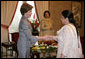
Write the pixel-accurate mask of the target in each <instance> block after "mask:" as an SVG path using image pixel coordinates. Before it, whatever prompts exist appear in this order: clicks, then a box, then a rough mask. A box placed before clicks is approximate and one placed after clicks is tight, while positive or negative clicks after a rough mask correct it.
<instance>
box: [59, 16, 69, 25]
mask: <svg viewBox="0 0 85 59" xmlns="http://www.w3.org/2000/svg"><path fill="white" fill-rule="evenodd" d="M61 22H62V24H64V25H65V24H68V23H69V20H68V18H64V16H61Z"/></svg>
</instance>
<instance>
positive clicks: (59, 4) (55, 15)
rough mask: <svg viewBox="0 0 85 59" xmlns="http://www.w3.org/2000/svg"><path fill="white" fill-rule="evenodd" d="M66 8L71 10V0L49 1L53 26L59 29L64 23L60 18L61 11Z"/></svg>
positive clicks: (56, 29)
mask: <svg viewBox="0 0 85 59" xmlns="http://www.w3.org/2000/svg"><path fill="white" fill-rule="evenodd" d="M65 9H68V10H71V1H49V10H50V12H51V18H52V20H53V22H54V23H53V27H54V30H55V34H56V31H58V30H59V29H60V28H61V26H63V25H62V23H61V21H60V18H61V12H62V11H63V10H65Z"/></svg>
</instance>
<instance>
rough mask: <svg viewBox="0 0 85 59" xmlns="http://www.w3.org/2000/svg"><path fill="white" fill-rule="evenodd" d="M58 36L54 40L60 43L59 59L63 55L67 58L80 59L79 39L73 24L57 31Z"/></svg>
mask: <svg viewBox="0 0 85 59" xmlns="http://www.w3.org/2000/svg"><path fill="white" fill-rule="evenodd" d="M69 25H70V26H69ZM71 27H72V28H71ZM57 35H58V36H57V37H55V38H54V40H57V41H58V51H57V58H59V57H60V56H61V54H63V55H64V56H65V58H78V53H77V51H78V38H77V32H76V28H75V27H74V26H73V25H72V24H68V25H64V26H63V27H62V28H61V29H60V30H59V31H57Z"/></svg>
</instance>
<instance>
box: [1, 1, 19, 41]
mask: <svg viewBox="0 0 85 59" xmlns="http://www.w3.org/2000/svg"><path fill="white" fill-rule="evenodd" d="M17 4H18V1H1V41H2V42H3V41H7V40H8V37H9V36H8V33H9V32H8V28H9V26H10V24H11V22H12V20H13V17H14V14H15V11H16V7H17ZM4 32H5V33H4Z"/></svg>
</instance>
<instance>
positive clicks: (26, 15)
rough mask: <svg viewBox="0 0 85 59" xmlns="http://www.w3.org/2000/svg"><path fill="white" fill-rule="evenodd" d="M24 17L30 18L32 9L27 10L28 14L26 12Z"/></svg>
mask: <svg viewBox="0 0 85 59" xmlns="http://www.w3.org/2000/svg"><path fill="white" fill-rule="evenodd" d="M24 15H25V17H27V18H30V17H31V15H32V9H31V10H29V11H28V12H26V13H25V14H24Z"/></svg>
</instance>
